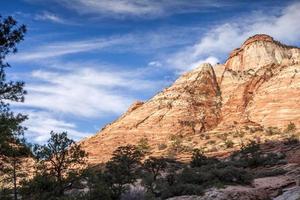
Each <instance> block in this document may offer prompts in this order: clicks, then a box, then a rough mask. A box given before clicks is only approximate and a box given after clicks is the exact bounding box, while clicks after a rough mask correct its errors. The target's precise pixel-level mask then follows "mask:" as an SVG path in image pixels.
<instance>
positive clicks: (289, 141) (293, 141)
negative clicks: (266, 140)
mask: <svg viewBox="0 0 300 200" xmlns="http://www.w3.org/2000/svg"><path fill="white" fill-rule="evenodd" d="M283 143H284V144H285V145H294V144H298V143H299V139H298V137H297V136H295V135H292V136H290V137H289V138H287V139H285V140H284V142H283Z"/></svg>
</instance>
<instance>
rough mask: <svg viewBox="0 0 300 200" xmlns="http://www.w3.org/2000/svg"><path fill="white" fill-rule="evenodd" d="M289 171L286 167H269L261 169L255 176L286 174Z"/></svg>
mask: <svg viewBox="0 0 300 200" xmlns="http://www.w3.org/2000/svg"><path fill="white" fill-rule="evenodd" d="M286 172H287V171H286V170H284V169H271V170H270V169H267V170H260V171H258V172H256V173H255V175H254V176H255V178H263V177H270V176H279V175H283V174H285V173H286Z"/></svg>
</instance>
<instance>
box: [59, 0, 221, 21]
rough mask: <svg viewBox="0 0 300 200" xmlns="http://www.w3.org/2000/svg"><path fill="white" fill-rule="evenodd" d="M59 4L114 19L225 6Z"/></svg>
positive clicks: (106, 0)
mask: <svg viewBox="0 0 300 200" xmlns="http://www.w3.org/2000/svg"><path fill="white" fill-rule="evenodd" d="M57 2H58V3H60V4H62V5H64V6H65V7H67V8H69V9H73V10H75V11H77V12H78V13H80V14H98V15H105V16H112V17H124V16H139V17H151V18H153V17H160V16H165V15H171V14H174V13H187V12H194V11H196V10H197V11H198V12H199V10H200V9H203V10H206V9H207V8H214V7H220V6H221V5H224V4H225V3H224V2H223V3H222V4H221V3H220V2H218V1H213V0H202V1H197V0H189V1H185V0H160V1H152V0H101V1H99V0H73V1H68V0H57Z"/></svg>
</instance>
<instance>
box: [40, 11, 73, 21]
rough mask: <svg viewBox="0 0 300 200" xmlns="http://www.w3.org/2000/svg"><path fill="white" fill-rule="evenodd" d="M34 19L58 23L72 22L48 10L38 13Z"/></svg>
mask: <svg viewBox="0 0 300 200" xmlns="http://www.w3.org/2000/svg"><path fill="white" fill-rule="evenodd" d="M34 19H35V20H40V21H50V22H54V23H58V24H70V22H69V21H67V20H66V19H63V18H62V17H59V16H58V15H57V14H54V13H50V12H47V11H44V12H42V13H39V14H36V15H35V17H34Z"/></svg>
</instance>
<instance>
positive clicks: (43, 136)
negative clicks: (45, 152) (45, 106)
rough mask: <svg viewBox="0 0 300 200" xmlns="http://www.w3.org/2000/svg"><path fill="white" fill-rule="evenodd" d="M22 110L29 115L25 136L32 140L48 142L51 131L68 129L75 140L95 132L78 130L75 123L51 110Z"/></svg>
mask: <svg viewBox="0 0 300 200" xmlns="http://www.w3.org/2000/svg"><path fill="white" fill-rule="evenodd" d="M20 111H21V112H25V113H26V114H27V115H28V117H29V119H28V120H27V121H25V123H24V126H26V127H27V128H28V130H27V131H26V134H25V136H26V138H27V139H28V140H30V141H31V142H35V143H44V142H46V141H47V139H48V138H49V137H50V131H55V132H63V131H66V132H68V135H69V136H70V137H71V138H73V139H75V140H79V139H81V138H83V137H87V136H89V135H92V134H93V133H88V132H81V131H78V130H77V128H78V127H77V126H76V125H75V124H74V123H69V122H66V121H65V120H63V119H59V117H58V116H57V115H53V114H52V113H51V112H44V111H34V110H27V109H26V110H20Z"/></svg>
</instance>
